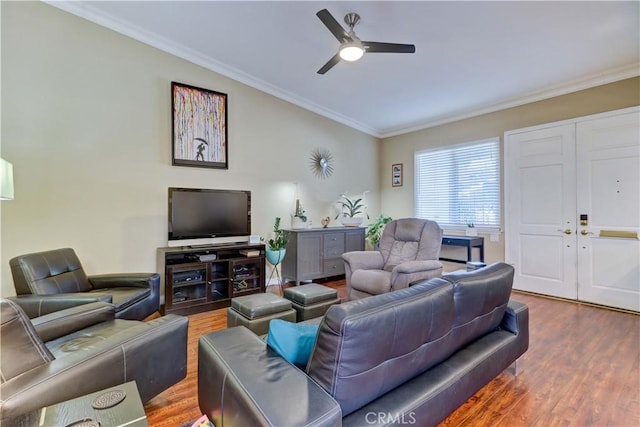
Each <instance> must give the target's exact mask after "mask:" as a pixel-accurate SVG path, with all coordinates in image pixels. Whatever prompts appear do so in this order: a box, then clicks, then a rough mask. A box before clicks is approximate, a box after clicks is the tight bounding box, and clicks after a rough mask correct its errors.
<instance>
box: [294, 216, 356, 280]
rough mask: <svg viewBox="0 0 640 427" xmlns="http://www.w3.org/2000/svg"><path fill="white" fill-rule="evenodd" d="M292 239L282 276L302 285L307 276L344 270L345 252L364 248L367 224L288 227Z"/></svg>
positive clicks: (338, 273) (322, 276)
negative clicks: (343, 255) (355, 225)
mask: <svg viewBox="0 0 640 427" xmlns="http://www.w3.org/2000/svg"><path fill="white" fill-rule="evenodd" d="M287 231H288V233H289V242H288V243H287V254H286V255H285V257H284V260H283V261H282V276H283V279H285V280H286V281H289V280H291V281H294V282H295V284H296V285H298V284H299V283H300V282H301V281H303V280H313V279H320V278H324V277H331V276H339V275H342V274H344V261H343V260H342V254H343V253H345V252H351V251H363V250H364V231H365V228H364V227H329V228H309V229H300V230H287Z"/></svg>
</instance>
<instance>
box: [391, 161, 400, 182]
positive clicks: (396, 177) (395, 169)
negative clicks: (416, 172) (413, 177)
mask: <svg viewBox="0 0 640 427" xmlns="http://www.w3.org/2000/svg"><path fill="white" fill-rule="evenodd" d="M391 186H392V187H402V163H395V164H393V165H391Z"/></svg>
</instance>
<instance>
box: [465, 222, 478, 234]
mask: <svg viewBox="0 0 640 427" xmlns="http://www.w3.org/2000/svg"><path fill="white" fill-rule="evenodd" d="M464 234H465V235H467V236H477V235H478V230H476V226H475V224H474V223H473V221H467V228H466V230H465V231H464Z"/></svg>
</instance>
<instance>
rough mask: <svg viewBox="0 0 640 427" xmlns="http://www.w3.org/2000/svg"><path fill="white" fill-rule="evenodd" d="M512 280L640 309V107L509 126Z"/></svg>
mask: <svg viewBox="0 0 640 427" xmlns="http://www.w3.org/2000/svg"><path fill="white" fill-rule="evenodd" d="M505 217H506V224H505V225H506V230H505V231H506V233H505V236H506V241H505V242H506V245H505V258H506V261H507V262H508V263H510V264H512V265H514V267H515V269H516V277H515V278H514V288H515V289H521V290H526V291H531V292H537V293H541V294H546V295H552V296H557V297H562V298H569V299H577V300H580V301H586V302H593V303H597V304H603V305H607V306H611V307H618V308H623V309H627V310H633V311H640V240H638V235H640V110H639V109H637V108H632V109H625V110H621V111H618V112H612V113H605V114H600V115H595V116H589V117H584V118H580V119H575V120H571V121H565V122H562V123H558V124H553V125H548V126H538V127H535V128H530V129H525V130H516V131H509V132H507V133H505Z"/></svg>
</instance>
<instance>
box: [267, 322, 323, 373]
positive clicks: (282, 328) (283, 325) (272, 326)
mask: <svg viewBox="0 0 640 427" xmlns="http://www.w3.org/2000/svg"><path fill="white" fill-rule="evenodd" d="M317 334H318V324H303V323H292V322H287V321H286V320H281V319H273V320H272V321H271V322H270V323H269V333H268V335H267V344H268V345H269V347H271V348H272V349H274V350H275V351H276V352H278V354H280V355H281V356H282V357H283V358H284V359H286V360H287V361H288V362H289V363H292V364H294V365H299V366H303V367H304V366H306V365H307V362H308V361H309V356H311V349H313V344H314V343H315V342H316V335H317Z"/></svg>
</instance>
